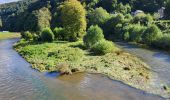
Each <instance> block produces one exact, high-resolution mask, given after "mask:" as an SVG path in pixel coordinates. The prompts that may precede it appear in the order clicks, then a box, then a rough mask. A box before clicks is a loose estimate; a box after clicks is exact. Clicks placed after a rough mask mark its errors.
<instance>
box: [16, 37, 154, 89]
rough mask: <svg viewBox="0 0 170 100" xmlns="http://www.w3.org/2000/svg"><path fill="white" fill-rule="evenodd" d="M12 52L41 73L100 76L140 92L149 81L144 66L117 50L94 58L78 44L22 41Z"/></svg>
mask: <svg viewBox="0 0 170 100" xmlns="http://www.w3.org/2000/svg"><path fill="white" fill-rule="evenodd" d="M15 49H16V50H17V51H18V52H19V53H20V54H21V55H22V56H23V57H24V58H25V59H26V60H27V61H28V62H29V63H31V64H32V67H33V68H35V69H37V70H39V71H41V72H43V71H49V72H52V71H60V72H62V73H64V72H66V73H70V74H71V73H73V72H77V71H78V72H90V73H102V74H105V75H107V76H109V77H110V78H112V79H117V80H121V81H123V82H125V83H127V84H129V85H132V86H135V87H137V88H140V89H145V88H146V87H147V85H148V83H149V82H150V79H151V71H150V70H149V67H148V66H147V65H146V64H145V63H143V62H142V61H140V60H139V59H138V58H136V57H135V56H132V55H130V54H128V53H125V52H122V51H120V50H119V49H117V50H116V51H115V52H113V53H109V54H106V55H101V56H96V55H93V54H92V53H91V52H89V51H88V50H86V49H85V47H84V45H83V42H81V41H79V42H65V41H55V42H53V43H32V42H26V41H24V40H22V41H20V42H19V43H17V44H16V45H15Z"/></svg>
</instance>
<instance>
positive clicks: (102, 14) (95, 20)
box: [87, 7, 110, 26]
mask: <svg viewBox="0 0 170 100" xmlns="http://www.w3.org/2000/svg"><path fill="white" fill-rule="evenodd" d="M87 17H88V20H89V23H88V25H89V26H90V25H99V26H102V25H103V24H104V23H105V22H106V21H107V20H108V19H109V17H110V14H109V13H108V12H107V11H106V10H104V9H103V8H102V7H99V8H96V9H95V10H94V11H92V12H90V13H89V14H88V16H87Z"/></svg>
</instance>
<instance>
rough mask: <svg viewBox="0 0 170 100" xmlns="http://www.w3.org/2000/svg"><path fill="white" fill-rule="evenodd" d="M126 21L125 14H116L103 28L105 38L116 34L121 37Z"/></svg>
mask: <svg viewBox="0 0 170 100" xmlns="http://www.w3.org/2000/svg"><path fill="white" fill-rule="evenodd" d="M124 21H125V18H124V15H123V14H116V15H115V14H114V15H113V16H112V17H111V18H110V19H109V20H108V21H107V22H106V23H105V24H104V25H103V26H102V28H103V30H104V33H105V36H106V37H107V38H108V37H109V38H110V35H113V34H116V35H119V32H120V29H117V28H121V26H123V23H124Z"/></svg>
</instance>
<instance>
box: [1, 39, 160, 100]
mask: <svg viewBox="0 0 170 100" xmlns="http://www.w3.org/2000/svg"><path fill="white" fill-rule="evenodd" d="M17 40H18V39H10V40H1V41H0V100H163V98H161V97H159V96H156V95H152V94H148V93H145V92H144V91H141V90H137V89H134V88H132V87H130V86H128V85H125V84H123V83H121V82H119V81H114V80H110V79H108V78H107V77H105V76H103V75H100V74H87V73H79V74H74V75H71V76H60V77H59V76H58V77H57V78H56V76H57V73H40V72H38V71H35V70H33V69H31V67H30V64H29V63H27V62H26V61H25V60H24V59H23V58H22V57H21V56H20V55H18V53H17V52H15V51H14V50H13V49H12V44H13V43H15V42H16V41H17ZM156 56H159V55H156ZM162 59H163V58H162Z"/></svg>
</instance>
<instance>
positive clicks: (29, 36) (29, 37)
mask: <svg viewBox="0 0 170 100" xmlns="http://www.w3.org/2000/svg"><path fill="white" fill-rule="evenodd" d="M21 36H22V38H24V39H25V40H31V39H33V35H32V34H31V33H30V32H29V31H26V32H21Z"/></svg>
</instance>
